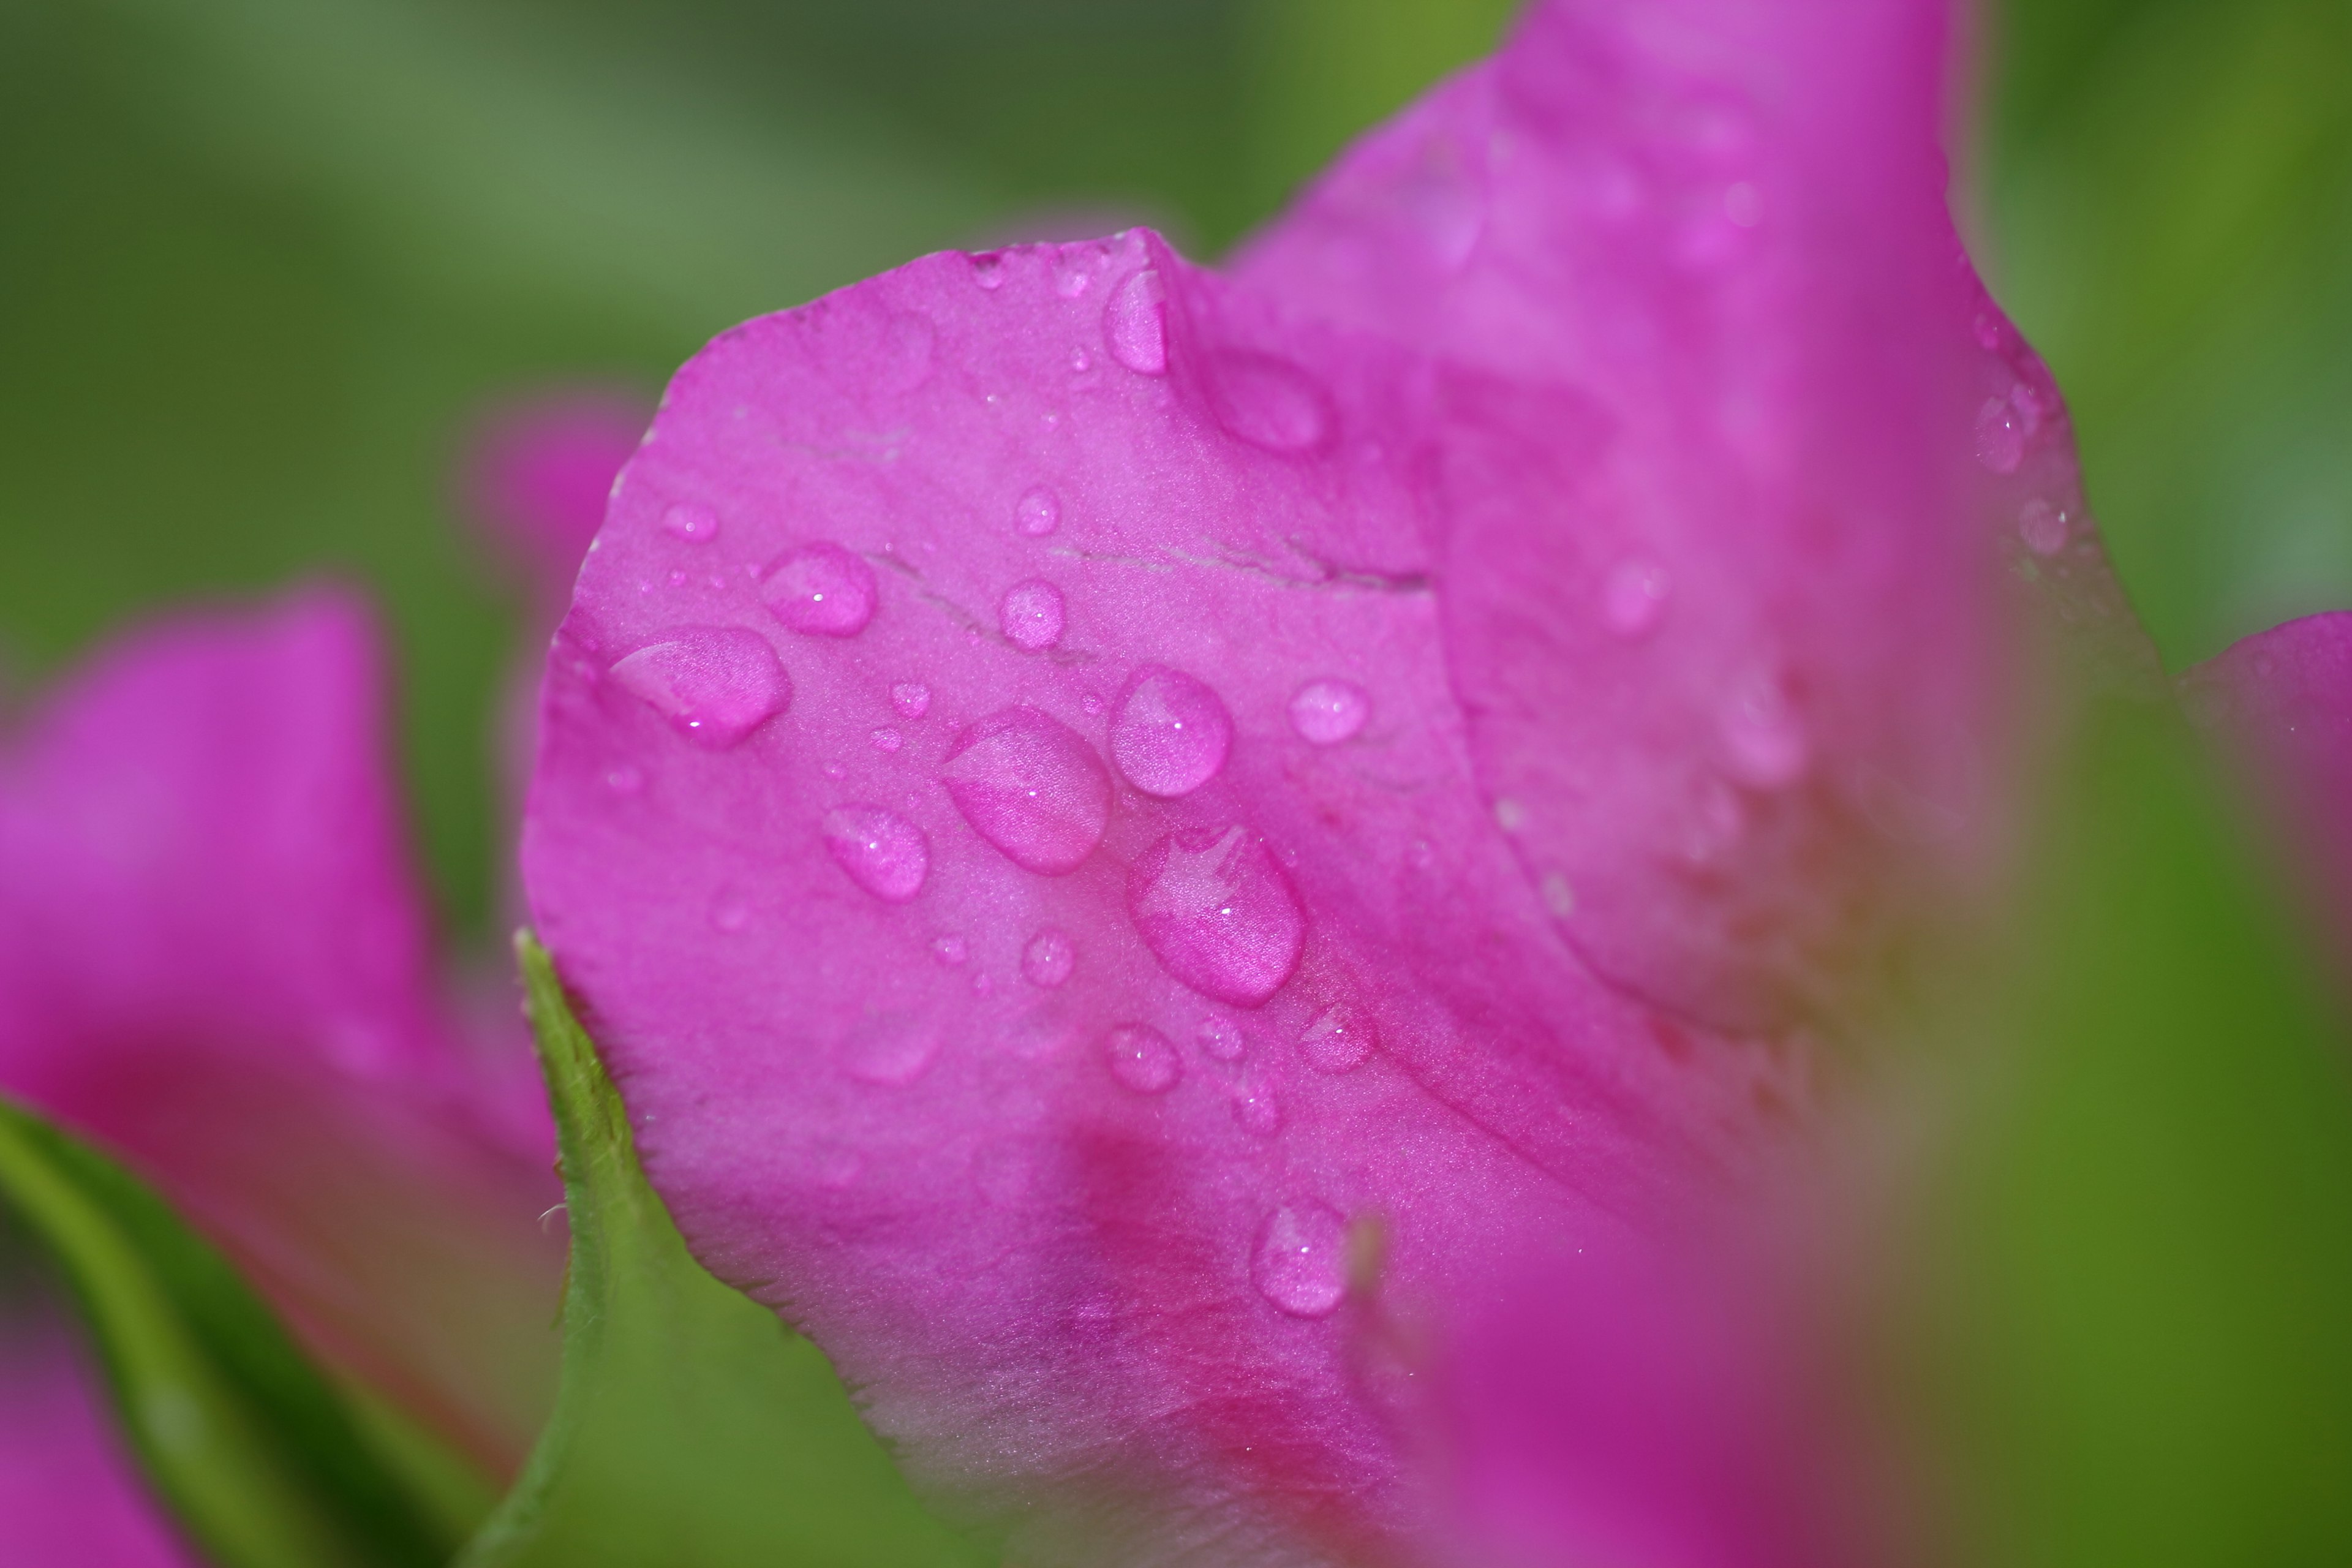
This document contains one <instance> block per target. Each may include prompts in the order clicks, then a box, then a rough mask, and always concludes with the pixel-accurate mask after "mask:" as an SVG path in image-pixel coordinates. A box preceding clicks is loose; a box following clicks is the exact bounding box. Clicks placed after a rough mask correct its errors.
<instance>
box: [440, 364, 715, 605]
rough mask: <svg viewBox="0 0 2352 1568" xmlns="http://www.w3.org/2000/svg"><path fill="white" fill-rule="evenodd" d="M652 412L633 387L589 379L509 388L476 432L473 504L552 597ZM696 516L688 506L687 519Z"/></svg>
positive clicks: (541, 595)
mask: <svg viewBox="0 0 2352 1568" xmlns="http://www.w3.org/2000/svg"><path fill="white" fill-rule="evenodd" d="M649 418H650V414H649V412H648V411H647V409H646V407H645V406H644V405H642V404H641V403H639V402H638V401H637V399H635V397H633V396H632V395H629V394H628V393H626V392H624V391H622V390H620V389H618V388H614V387H603V386H580V387H572V388H564V389H560V390H556V391H551V392H543V393H541V394H539V395H534V396H517V397H513V398H510V399H509V400H508V401H506V402H504V403H502V404H501V405H499V406H498V407H496V408H494V409H492V410H491V411H490V412H489V413H488V414H487V415H485V416H483V418H482V420H481V421H480V424H479V426H478V428H477V429H476V430H475V432H474V433H473V437H472V451H471V452H470V454H469V455H468V458H467V466H466V470H465V473H464V476H463V486H462V494H461V499H462V500H463V502H464V506H465V510H467V512H468V513H469V514H471V515H472V517H473V518H474V519H475V521H478V523H480V524H481V525H482V526H483V528H484V529H485V531H487V532H488V534H489V535H490V537H491V539H492V540H493V541H494V542H496V543H497V544H498V545H499V548H500V549H501V550H502V551H503V552H505V553H506V554H507V555H508V556H509V558H510V559H511V560H512V561H513V562H514V563H515V564H516V565H517V566H518V567H519V568H520V570H521V571H522V573H523V574H524V576H525V578H526V579H527V580H528V581H529V583H530V587H531V590H532V593H533V595H534V597H536V598H538V599H540V600H541V601H543V602H544V603H546V604H547V605H550V606H551V607H555V608H560V607H561V606H562V603H563V601H564V598H565V596H566V595H569V594H570V592H571V590H572V577H573V576H574V575H575V574H577V573H578V572H579V570H580V560H581V557H583V555H585V554H587V553H588V542H589V541H590V540H592V539H593V538H595V537H596V526H597V524H598V523H600V522H602V521H604V502H605V500H606V499H607V498H608V497H609V496H610V495H611V494H612V489H613V479H614V475H616V474H618V473H619V472H620V471H621V465H622V464H624V463H625V462H627V461H628V460H629V454H630V453H632V452H634V451H635V450H636V449H637V442H638V440H639V438H641V437H643V436H644V435H645V430H646V423H647V421H648V419H649ZM692 521H693V520H692V518H691V514H688V516H687V517H685V518H682V519H681V526H689V527H690V526H691V525H692Z"/></svg>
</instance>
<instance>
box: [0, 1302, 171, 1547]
mask: <svg viewBox="0 0 2352 1568" xmlns="http://www.w3.org/2000/svg"><path fill="white" fill-rule="evenodd" d="M105 1399H106V1394H105V1391H104V1390H103V1389H101V1388H99V1387H97V1386H95V1384H94V1382H93V1380H91V1379H89V1378H88V1377H86V1376H84V1375H83V1372H82V1367H81V1364H80V1358H79V1355H78V1353H77V1352H76V1349H75V1347H74V1346H73V1345H71V1344H69V1343H68V1342H67V1340H66V1337H65V1336H64V1335H63V1334H62V1333H60V1332H58V1330H57V1329H56V1327H55V1326H54V1325H52V1324H49V1323H47V1322H40V1323H37V1324H34V1323H26V1322H24V1321H8V1322H6V1323H5V1325H0V1562H6V1563H25V1564H27V1565H37V1564H50V1563H74V1564H76V1565H77V1568H196V1558H195V1556H194V1553H193V1552H189V1551H188V1550H187V1549H186V1548H185V1547H184V1546H183V1545H182V1544H181V1543H180V1542H179V1541H178V1540H177V1539H176V1538H175V1537H174V1536H173V1533H172V1530H171V1527H170V1526H169V1525H168V1524H167V1523H165V1522H164V1519H163V1512H162V1510H160V1509H158V1508H157V1507H156V1506H155V1504H154V1503H153V1502H152V1500H150V1499H149V1497H148V1496H147V1493H146V1491H145V1489H144V1488H143V1487H142V1485H141V1484H140V1482H139V1480H138V1479H137V1472H136V1470H135V1469H133V1468H132V1466H131V1457H130V1456H129V1455H128V1454H126V1453H124V1452H123V1451H122V1448H121V1438H120V1437H119V1436H117V1435H116V1434H115V1432H114V1431H113V1430H112V1428H111V1426H110V1423H109V1422H108V1421H107V1419H106V1417H105V1414H104V1404H105Z"/></svg>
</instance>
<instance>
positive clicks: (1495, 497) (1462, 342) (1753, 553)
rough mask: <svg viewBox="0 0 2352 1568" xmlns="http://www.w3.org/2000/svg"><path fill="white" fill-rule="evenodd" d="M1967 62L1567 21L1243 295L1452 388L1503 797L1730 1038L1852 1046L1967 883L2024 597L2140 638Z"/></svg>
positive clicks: (1488, 760) (1823, 13)
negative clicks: (2013, 276)
mask: <svg viewBox="0 0 2352 1568" xmlns="http://www.w3.org/2000/svg"><path fill="white" fill-rule="evenodd" d="M1947 26H1948V16H1947V8H1946V7H1945V6H1944V5H1940V4H1936V3H1934V0H1884V3H1865V4H1846V3H1843V0H1798V3H1795V4H1790V5H1734V4H1727V3H1724V0H1649V3H1644V4H1642V5H1622V4H1616V3H1614V0H1553V3H1552V4H1549V5H1541V6H1539V7H1538V8H1536V9H1535V10H1534V11H1533V12H1532V13H1531V14H1530V15H1529V16H1528V19H1527V20H1526V21H1525V22H1524V24H1523V25H1522V26H1521V28H1520V30H1519V32H1518V34H1517V37H1516V38H1515V39H1514V40H1513V42H1512V44H1511V46H1510V47H1509V48H1508V49H1507V51H1506V52H1505V53H1504V54H1503V55H1502V56H1501V57H1499V58H1497V59H1496V60H1495V61H1494V62H1492V63H1490V64H1488V65H1486V66H1482V67H1479V68H1475V69H1473V70H1471V71H1469V72H1466V73H1465V74H1464V75H1463V76H1461V77H1458V78H1456V79H1454V80H1453V81H1452V82H1450V83H1449V84H1447V85H1445V86H1444V87H1443V88H1441V89H1439V90H1438V91H1437V92H1435V93H1434V94H1433V95H1432V97H1431V98H1430V99H1428V100H1426V101H1424V102H1423V104H1421V105H1420V106H1419V107H1417V108H1415V109H1413V110H1411V111H1409V112H1408V113H1407V114H1405V115H1404V116H1403V117H1402V118H1401V119H1400V120H1399V121H1397V122H1396V123H1395V124H1393V125H1391V127H1389V128H1387V129H1385V130H1383V131H1381V132H1377V133H1376V134H1374V135H1373V136H1371V137H1370V138H1369V139H1368V140H1367V141H1365V142H1363V143H1362V144H1361V145H1360V146H1359V147H1357V148H1356V149H1354V150H1353V151H1351V152H1350V153H1348V154H1347V155H1346V156H1345V157H1343V159H1342V160H1341V161H1340V163H1339V165H1338V166H1337V168H1336V169H1335V170H1334V171H1333V172H1332V173H1331V174H1329V175H1328V176H1327V177H1326V178H1325V179H1324V181H1323V182H1322V183H1321V184H1319V185H1318V186H1317V187H1315V188H1314V189H1313V190H1311V191H1310V192H1309V194H1308V195H1307V197H1306V198H1305V199H1304V201H1303V202H1302V203H1301V204H1300V205H1299V206H1298V207H1297V209H1296V210H1295V211H1294V212H1292V213H1291V214H1289V215H1287V216H1285V217H1283V218H1282V219H1280V220H1279V221H1278V222H1277V223H1276V225H1274V226H1272V227H1271V228H1270V229H1269V231H1268V232H1266V233H1265V234H1264V235H1263V236H1261V237H1259V238H1258V239H1257V240H1255V242H1254V244H1253V245H1252V246H1251V247H1249V248H1248V250H1247V251H1246V252H1245V253H1244V257H1243V258H1242V260H1241V261H1240V263H1239V264H1238V267H1237V272H1238V276H1239V277H1240V278H1241V279H1243V280H1244V282H1246V283H1249V284H1251V285H1254V286H1255V287H1258V288H1261V289H1266V290H1268V291H1270V292H1272V293H1274V294H1276V295H1277V296H1278V297H1280V298H1281V299H1283V300H1286V302H1288V303H1289V304H1290V305H1292V306H1293V307H1294V308H1295V309H1297V310H1301V311H1304V312H1307V313H1308V314H1311V315H1313V316H1316V317H1318V318H1320V319H1325V320H1329V321H1337V322H1341V323H1344V324H1347V325H1349V326H1351V327H1354V328H1357V329H1360V330H1362V331H1367V332H1370V333H1375V334H1378V335H1380V336H1382V337H1385V338H1389V339H1391V340H1394V341H1397V342H1402V343H1405V344H1408V345H1410V346H1412V348H1414V349H1416V350H1419V351H1422V352H1424V353H1429V354H1431V355H1433V356H1434V357H1435V358H1436V360H1438V361H1439V362H1440V364H1439V368H1438V369H1437V370H1436V372H1435V373H1434V374H1435V378H1436V394H1435V397H1436V402H1437V405H1438V411H1439V416H1440V417H1441V418H1442V419H1444V420H1445V421H1448V422H1450V423H1451V424H1452V425H1453V426H1454V429H1453V431H1452V433H1451V434H1450V435H1449V437H1447V438H1446V439H1445V440H1444V442H1443V443H1442V446H1441V449H1440V452H1439V454H1438V457H1437V459H1436V462H1435V465H1434V468H1433V475H1432V479H1433V485H1434V488H1435V489H1436V492H1437V496H1438V508H1437V511H1438V521H1439V525H1440V530H1441V531H1440V533H1439V535H1438V536H1437V538H1436V540H1435V542H1433V551H1432V554H1433V561H1432V569H1433V571H1435V572H1437V573H1439V574H1442V576H1443V578H1444V587H1445V591H1444V595H1442V597H1441V600H1440V604H1441V608H1442V612H1443V616H1444V636H1445V642H1446V647H1447V652H1448V656H1449V658H1450V661H1451V668H1452V669H1453V672H1454V681H1455V684H1456V689H1457V690H1458V691H1459V692H1460V694H1461V697H1462V700H1463V704H1464V709H1465V715H1466V718H1467V721H1468V730H1469V743H1470V749H1471V753H1472V756H1473V758H1474V761H1475V768H1476V772H1477V776H1478V779H1479V783H1480V784H1481V786H1482V788H1483V790H1484V792H1485V794H1486V796H1487V799H1488V801H1489V804H1490V805H1492V807H1493V809H1494V810H1495V811H1496V813H1497V814H1498V816H1501V817H1502V818H1503V819H1504V821H1505V822H1506V824H1507V826H1508V827H1509V828H1510V831H1511V833H1512V836H1513V841H1514V843H1515V845H1516V846H1517V849H1518V852H1519V854H1520V856H1521V858H1522V861H1523V864H1524V866H1525V868H1526V872H1527V875H1528V878H1529V879H1530V881H1531V882H1533V883H1534V884H1535V885H1537V886H1538V887H1539V888H1542V889H1546V899H1545V901H1546V903H1547V905H1548V907H1549V909H1550V910H1551V911H1552V913H1553V915H1554V917H1555V918H1556V919H1557V920H1558V921H1559V922H1560V925H1561V929H1562V930H1563V931H1566V932H1567V933H1568V934H1569V935H1570V938H1571V939H1572V940H1573V941H1574V942H1576V944H1577V945H1578V946H1579V947H1580V949H1581V950H1582V951H1583V952H1585V953H1586V954H1587V955H1588V956H1589V957H1590V958H1591V960H1592V962H1593V963H1595V964H1596V965H1597V966H1599V967H1600V968H1601V969H1602V970H1603V971H1604V972H1606V973H1610V974H1611V975H1612V976H1614V977H1616V978H1618V979H1620V980H1622V981H1624V982H1626V983H1628V984H1632V985H1633V986H1635V987H1637V988H1638V989H1640V990H1641V991H1642V992H1643V993H1644V994H1648V995H1650V996H1652V997H1654V998H1656V999H1659V1000H1662V1001H1664V1002H1666V1003H1668V1004H1670V1005H1674V1006H1675V1007H1677V1008H1679V1009H1682V1010H1685V1011H1686V1012H1688V1013H1690V1014H1692V1015H1695V1016H1700V1017H1704V1018H1707V1019H1710V1020H1712V1021H1714V1022H1716V1023H1717V1024H1719V1025H1730V1026H1758V1025H1761V1024H1769V1023H1772V1022H1774V1021H1786V1020H1787V1019H1789V1018H1790V1017H1791V1016H1803V1015H1805V1014H1807V1013H1809V1012H1812V1013H1817V1012H1818V1011H1820V1010H1821V1008H1822V1005H1824V1004H1825V1003H1832V1002H1833V1001H1834V997H1835V994H1836V991H1837V989H1838V987H1839V986H1840V985H1841V984H1845V983H1846V982H1847V981H1848V980H1849V979H1850V977H1851V976H1852V975H1853V973H1856V972H1857V971H1866V970H1867V969H1868V968H1869V967H1870V966H1871V964H1872V961H1873V960H1874V959H1875V958H1877V957H1879V956H1880V955H1881V954H1882V953H1883V952H1884V950H1885V944H1886V943H1887V942H1889V940H1890V939H1892V938H1894V937H1895V935H1896V934H1897V933H1899V932H1901V931H1903V930H1904V929H1905V926H1906V922H1905V921H1904V920H1903V919H1902V918H1901V917H1902V915H1903V914H1904V912H1905V910H1906V900H1907V901H1908V904H1909V906H1910V907H1917V906H1918V905H1920V904H1923V903H1931V902H1935V901H1938V900H1941V899H1945V898H1948V894H1945V893H1940V892H1938V891H1937V889H1938V888H1939V887H1940V886H1941V885H1942V881H1943V879H1946V878H1948V877H1950V876H1952V875H1953V874H1955V873H1957V874H1958V875H1960V876H1961V877H1962V878H1964V879H1965V878H1966V877H1967V876H1968V875H1969V873H1970V870H1971V867H1972V864H1973V862H1974V860H1975V858H1976V857H1977V855H1978V853H1979V851H1980V850H1981V849H1982V847H1983V846H1984V844H1985V842H1986V841H1987V840H1988V839H1989V838H1990V837H1992V834H1991V832H1990V826H1991V821H1990V819H1991V818H1992V816H1995V815H1996V813H1997V807H1996V805H1993V804H1990V803H1988V801H1987V800H1986V798H1985V780H1986V778H1987V777H1988V775H1990V774H1994V773H1998V772H1999V771H2000V763H2001V758H2000V754H1999V753H2000V749H2001V742H2000V723H2001V714H2000V710H1999V707H1998V705H1997V702H1996V692H1997V690H1998V689H1999V685H2000V670H1999V669H1998V668H1996V667H1995V664H1994V661H1993V655H1992V651H1991V643H1992V636H1991V633H1992V628H1993V627H1994V626H1996V625H1997V624H1998V620H1997V616H1996V613H1995V605H1996V600H1995V597H1994V595H1993V591H1992V590H1993V584H1994V582H1995V568H1996V566H1997V565H2001V566H2021V568H2022V570H2023V571H2024V572H2026V573H2027V574H2037V575H2039V576H2041V577H2043V578H2045V579H2049V580H2050V582H2051V584H2052V586H2053V593H2054V596H2056V597H2058V598H2060V599H2061V600H2062V601H2063V602H2064V603H2065V604H2066V605H2067V609H2066V611H2065V612H2064V613H2065V614H2066V615H2067V616H2069V617H2070V618H2071V617H2073V616H2075V615H2077V614H2079V615H2080V616H2084V617H2085V618H2097V617H2108V618H2116V619H2121V618H2125V615H2126V613H2125V612H2123V611H2122V609H2121V602H2120V599H2119V597H2118V596H2117V595H2116V594H2115V593H2114V591H2113V586H2112V583H2111V582H2110V581H2109V579H2108V578H2107V576H2106V574H2105V563H2104V558H2103V557H2102V556H2101V555H2100V553H2099V551H2098V546H2097V543H2096V541H2095V536H2094V534H2093V532H2092V531H2091V528H2090V525H2089V522H2088V519H2087V517H2086V516H2085V514H2084V510H2083V506H2082V500H2081V494H2080V489H2079V484H2078V482H2077V475H2076V469H2075V462H2074V452H2073V445H2072V441H2071V438H2070V436H2069V433H2068V430H2067V427H2066V424H2065V419H2064V415H2063V407H2062V405H2061V404H2060V401H2059V399H2058V396H2057V394H2056V391H2055V388H2054V387H2053V384H2051V382H2050V379H2049V377H2048V375H2047V374H2046V372H2044V371H2043V370H2042V367H2041V365H2040V363H2039V362H2038V361H2036V360H2035V359H2034V358H2033V356H2032V353H2031V352H2030V351H2029V350H2027V349H2026V348H2025V347H2024V345H2023V344H2022V343H2021V342H2019V341H2018V340H2017V337H2016V334H2015V333H2014V332H2013V331H2011V329H2010V328H2009V327H2008V325H2007V323H2006V321H2003V320H2002V319H2001V318H2000V314H1999V312H1998V311H1997V310H1994V309H1993V308H1992V307H1991V305H1990V302H1989V301H1988V300H1985V299H1984V297H1983V295H1982V291H1981V289H1979V288H1978V287H1977V285H1976V283H1975V280H1974V278H1973V275H1972V274H1971V273H1970V272H1969V268H1968V265H1967V262H1966V258H1964V257H1963V256H1962V255H1961V254H1960V251H1959V247H1958V241H1957V240H1956V238H1955V237H1954V236H1953V234H1952V230H1951V226H1950V224H1949V222H1948V218H1947V216H1946V213H1945V209H1944V203H1943V185H1944V172H1943V167H1942V163H1941V161H1940V158H1939V155H1938V153H1937V115H1938V112H1939V107H1940V104H1941V100H1942V94H1941V90H1940V89H1941V85H1942V83H1941V79H1940V72H1941V68H1942V65H1941V62H1942V58H1943V56H1942V45H1943V42H1944V35H1945V31H1946V28H1947ZM1988 535H1990V536H1991V539H1990V545H1991V547H1990V548H1988V544H1989V540H1988ZM2070 574H2071V578H2072V580H2071V581H2063V582H2062V581H2060V580H2065V579H2069V578H2070ZM1923 895H1924V896H1923Z"/></svg>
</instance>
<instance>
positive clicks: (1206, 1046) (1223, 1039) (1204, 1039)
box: [1193, 1018, 1245, 1062]
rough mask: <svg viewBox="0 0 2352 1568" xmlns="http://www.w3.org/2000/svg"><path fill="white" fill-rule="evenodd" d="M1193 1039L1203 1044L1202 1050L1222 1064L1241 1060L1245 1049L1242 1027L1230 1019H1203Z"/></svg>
mask: <svg viewBox="0 0 2352 1568" xmlns="http://www.w3.org/2000/svg"><path fill="white" fill-rule="evenodd" d="M1193 1038H1195V1039H1197V1040H1198V1041H1200V1042H1201V1049H1202V1050H1203V1051H1205V1052H1207V1053H1208V1054H1209V1055H1210V1056H1211V1057H1213V1058H1215V1059H1216V1060H1218V1061H1221V1062H1237V1061H1239V1060H1241V1059H1242V1052H1243V1050H1244V1048H1245V1042H1244V1040H1243V1038H1242V1031H1241V1026H1240V1025H1238V1024H1235V1023H1234V1021H1233V1020H1232V1019H1230V1018H1204V1019H1202V1021H1201V1027H1200V1030H1199V1032H1198V1033H1197V1034H1195V1035H1194V1036H1193Z"/></svg>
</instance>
